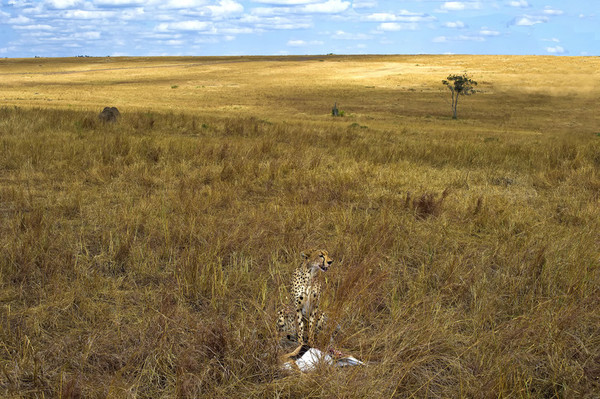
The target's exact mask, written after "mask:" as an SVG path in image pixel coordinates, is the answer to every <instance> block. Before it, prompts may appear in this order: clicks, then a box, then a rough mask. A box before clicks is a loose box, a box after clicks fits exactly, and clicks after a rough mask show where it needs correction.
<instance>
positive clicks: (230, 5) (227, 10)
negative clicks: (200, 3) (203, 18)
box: [206, 0, 244, 17]
mask: <svg viewBox="0 0 600 399" xmlns="http://www.w3.org/2000/svg"><path fill="white" fill-rule="evenodd" d="M206 8H208V9H209V10H210V12H211V14H212V15H213V16H215V17H225V16H230V15H235V14H241V13H243V12H244V6H243V5H241V4H240V3H238V2H236V1H233V0H219V5H216V6H207V7H206Z"/></svg>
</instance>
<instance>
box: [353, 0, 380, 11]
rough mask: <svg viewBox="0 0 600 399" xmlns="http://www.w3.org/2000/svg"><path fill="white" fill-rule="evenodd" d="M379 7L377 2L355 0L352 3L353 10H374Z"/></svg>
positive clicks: (372, 0)
mask: <svg viewBox="0 0 600 399" xmlns="http://www.w3.org/2000/svg"><path fill="white" fill-rule="evenodd" d="M374 7H377V1H376V0H354V1H353V2H352V8H355V9H360V8H374Z"/></svg>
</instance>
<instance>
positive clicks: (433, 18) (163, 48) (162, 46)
mask: <svg viewBox="0 0 600 399" xmlns="http://www.w3.org/2000/svg"><path fill="white" fill-rule="evenodd" d="M0 1H1V3H0V4H1V8H0V57H33V56H50V57H57V56H74V55H90V56H106V55H112V56H118V55H132V56H142V55H149V56H158V55H259V54H266V55H278V54H327V53H336V54H422V53H427V54H446V53H458V54H553V55H594V56H597V55H600V28H599V26H600V18H599V17H598V12H599V11H598V10H600V7H598V6H599V4H600V2H599V1H598V0H571V1H568V2H567V1H557V0H541V1H538V0H497V1H494V0H480V1H471V0H469V1H437V0H395V1H392V0H166V1H157V0H41V1H31V0H0Z"/></svg>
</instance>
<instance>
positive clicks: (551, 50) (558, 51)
mask: <svg viewBox="0 0 600 399" xmlns="http://www.w3.org/2000/svg"><path fill="white" fill-rule="evenodd" d="M546 51H547V52H548V53H550V54H564V53H565V52H566V51H565V49H564V48H563V47H562V46H554V47H546Z"/></svg>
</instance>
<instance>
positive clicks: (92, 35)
mask: <svg viewBox="0 0 600 399" xmlns="http://www.w3.org/2000/svg"><path fill="white" fill-rule="evenodd" d="M100 36H101V34H100V32H95V31H93V32H79V33H76V34H74V35H73V37H74V38H76V39H89V40H94V39H100Z"/></svg>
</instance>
